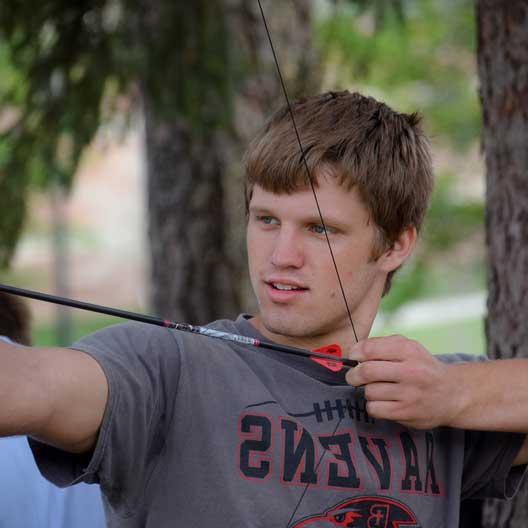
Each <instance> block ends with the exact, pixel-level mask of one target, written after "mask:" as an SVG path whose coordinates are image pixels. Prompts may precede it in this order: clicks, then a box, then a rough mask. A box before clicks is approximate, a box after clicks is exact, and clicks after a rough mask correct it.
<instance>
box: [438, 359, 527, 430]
mask: <svg viewBox="0 0 528 528" xmlns="http://www.w3.org/2000/svg"><path fill="white" fill-rule="evenodd" d="M448 370H449V378H450V379H449V384H450V386H451V388H452V393H453V404H454V412H453V419H452V420H451V421H450V422H449V423H448V424H446V425H449V426H452V427H459V428H464V429H478V430H490V431H510V432H522V433H528V359H510V360H496V361H488V362H482V363H466V364H459V365H451V366H450V367H449V369H448Z"/></svg>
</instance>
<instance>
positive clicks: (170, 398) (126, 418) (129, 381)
mask: <svg viewBox="0 0 528 528" xmlns="http://www.w3.org/2000/svg"><path fill="white" fill-rule="evenodd" d="M72 348H74V349H77V350H80V351H82V352H85V353H87V354H89V355H90V356H91V357H93V358H94V359H95V360H96V361H97V362H98V363H99V365H100V366H101V368H102V369H103V371H104V373H105V375H106V378H107V380H108V389H109V392H108V402H107V405H106V409H105V413H104V417H103V421H102V424H101V428H100V430H99V435H98V440H97V443H96V446H95V449H94V451H93V452H92V453H88V454H86V455H81V456H79V455H74V454H71V453H67V452H64V451H60V450H58V449H56V448H54V447H51V446H48V445H46V444H43V443H41V442H38V441H35V440H31V441H30V445H31V448H32V450H33V454H34V456H35V460H36V461H37V464H38V466H39V469H40V471H41V472H42V474H43V475H44V476H45V477H46V478H48V479H49V480H51V481H52V482H54V483H55V484H57V485H59V486H68V485H70V484H74V483H76V482H79V481H84V482H87V483H94V482H98V483H100V485H101V488H102V489H103V491H104V493H105V495H106V498H107V500H109V502H110V503H111V504H113V506H114V507H115V508H118V509H121V510H122V509H124V510H125V511H122V512H121V513H122V514H125V515H126V514H128V513H132V511H133V510H134V508H135V507H136V506H137V505H139V504H140V503H141V501H142V499H143V495H144V492H145V489H144V488H145V487H146V486H147V484H148V480H149V476H150V475H151V474H152V472H153V471H154V469H155V467H156V464H157V461H158V458H159V457H158V455H159V454H160V452H161V450H162V449H163V445H164V439H165V436H166V435H165V430H166V427H167V423H166V420H167V419H168V418H167V417H169V416H171V415H172V413H171V411H170V409H168V407H170V406H171V405H173V402H174V398H175V395H176V392H177V389H178V381H179V373H180V349H179V347H178V341H177V340H176V338H175V336H174V334H173V333H172V332H171V331H169V330H167V329H163V328H156V327H152V326H149V325H145V324H141V323H126V324H121V325H116V326H112V327H109V328H106V329H104V330H101V331H99V332H96V333H94V334H92V335H90V336H87V337H85V338H83V339H81V340H80V341H78V342H77V343H75V344H74V345H73V346H72Z"/></svg>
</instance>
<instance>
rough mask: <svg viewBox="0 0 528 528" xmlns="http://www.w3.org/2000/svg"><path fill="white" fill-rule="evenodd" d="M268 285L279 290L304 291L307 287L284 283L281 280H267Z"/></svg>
mask: <svg viewBox="0 0 528 528" xmlns="http://www.w3.org/2000/svg"><path fill="white" fill-rule="evenodd" d="M267 285H268V286H270V287H271V288H273V289H274V290H279V291H305V290H307V289H308V288H303V287H302V286H295V285H293V284H285V283H283V282H268V283H267Z"/></svg>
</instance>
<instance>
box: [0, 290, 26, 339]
mask: <svg viewBox="0 0 528 528" xmlns="http://www.w3.org/2000/svg"><path fill="white" fill-rule="evenodd" d="M30 328H31V314H30V311H29V308H28V306H27V304H26V303H25V302H24V301H23V300H22V299H19V298H18V297H14V296H13V295H9V294H7V293H3V292H0V335H3V336H5V337H8V338H9V339H11V340H12V341H15V342H16V343H20V344H21V345H30V344H31V330H30Z"/></svg>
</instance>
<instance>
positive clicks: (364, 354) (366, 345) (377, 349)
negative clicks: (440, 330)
mask: <svg viewBox="0 0 528 528" xmlns="http://www.w3.org/2000/svg"><path fill="white" fill-rule="evenodd" d="M420 350H423V347H422V346H421V345H420V344H419V343H417V342H416V341H412V340H410V339H406V338H405V337H403V336H399V335H393V336H387V337H371V338H369V339H364V340H363V341H359V342H358V343H356V344H355V345H354V346H352V348H351V349H350V351H349V354H348V357H349V358H350V359H355V360H356V361H376V360H383V361H403V360H404V359H407V358H408V357H409V356H411V355H413V354H414V353H417V352H418V351H420Z"/></svg>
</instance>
